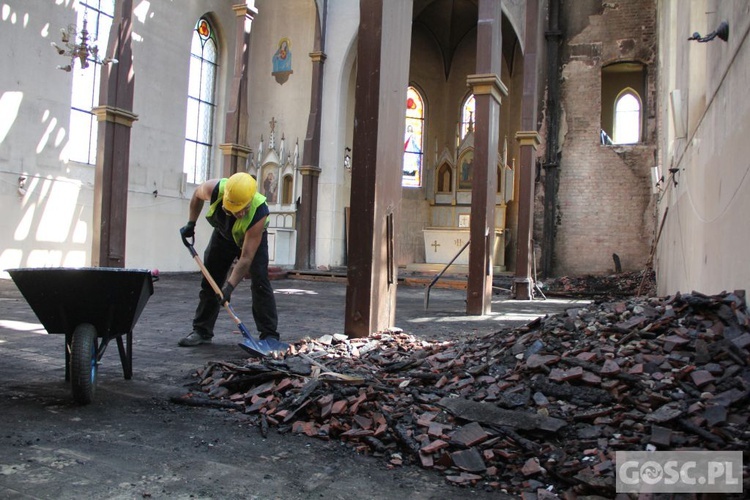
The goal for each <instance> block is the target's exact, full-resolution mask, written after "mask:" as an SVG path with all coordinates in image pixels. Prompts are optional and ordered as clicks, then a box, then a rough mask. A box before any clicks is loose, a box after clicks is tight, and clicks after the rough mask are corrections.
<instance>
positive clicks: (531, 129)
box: [513, 0, 540, 300]
mask: <svg viewBox="0 0 750 500" xmlns="http://www.w3.org/2000/svg"><path fill="white" fill-rule="evenodd" d="M538 24H539V6H538V0H527V2H526V43H525V46H526V53H525V54H524V59H523V97H522V99H521V131H519V132H517V133H516V140H517V141H518V145H519V147H520V152H519V160H520V162H519V174H518V177H519V181H518V183H519V192H518V198H519V200H518V245H517V247H516V276H515V278H514V280H513V284H514V298H515V299H516V300H531V299H532V297H533V290H534V276H533V274H532V269H531V266H532V263H533V254H532V248H533V247H532V242H531V237H532V232H533V228H534V166H535V165H536V149H537V148H538V147H539V144H540V138H539V133H538V132H537V131H536V113H537V68H538V63H537V33H538V29H537V26H538Z"/></svg>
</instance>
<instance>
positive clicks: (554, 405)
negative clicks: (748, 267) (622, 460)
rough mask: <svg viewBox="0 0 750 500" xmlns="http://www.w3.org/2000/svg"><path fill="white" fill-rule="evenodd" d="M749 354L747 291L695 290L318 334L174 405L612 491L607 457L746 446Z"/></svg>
mask: <svg viewBox="0 0 750 500" xmlns="http://www.w3.org/2000/svg"><path fill="white" fill-rule="evenodd" d="M749 349H750V315H749V314H748V311H747V308H746V305H745V297H744V293H743V292H735V293H722V294H719V295H715V296H706V295H702V294H700V293H696V292H693V293H691V294H682V295H680V294H678V295H674V296H669V297H666V298H645V297H638V298H630V299H627V300H621V301H614V302H607V303H602V304H592V305H590V306H586V307H579V308H575V309H569V310H568V311H566V313H563V314H558V315H555V316H549V317H545V318H540V319H537V320H535V321H533V322H531V323H529V324H527V325H525V326H523V327H520V328H515V329H512V330H506V331H501V332H497V333H494V334H491V335H487V336H484V337H481V338H473V339H456V340H453V341H449V342H426V341H423V340H419V339H416V338H414V337H413V336H411V335H408V334H406V333H403V332H399V331H394V332H383V333H380V334H377V335H372V336H370V337H369V338H366V339H348V338H346V337H345V336H343V335H326V336H324V337H321V338H320V339H317V340H307V341H303V342H300V343H297V344H295V345H294V346H293V347H292V352H291V353H290V354H288V355H287V356H286V357H285V358H284V359H276V360H273V359H266V360H263V361H262V362H259V361H257V360H252V359H250V360H247V363H230V362H222V361H217V362H211V363H209V364H207V365H206V366H205V367H204V368H202V369H201V370H199V371H198V372H197V373H196V379H195V384H194V386H191V392H189V393H187V394H185V395H184V396H181V397H178V398H174V401H175V402H179V403H183V404H196V405H209V406H216V407H223V408H227V409H229V410H232V411H238V412H243V413H245V414H249V415H252V416H254V418H255V419H257V420H256V423H257V425H258V427H259V428H260V432H261V433H263V434H264V435H266V433H267V432H268V431H269V428H276V429H277V431H278V432H293V433H299V434H304V435H307V436H310V437H314V438H321V439H336V440H342V441H345V442H347V443H349V444H350V445H351V446H352V447H354V448H355V449H356V450H357V451H358V452H361V453H365V454H371V455H374V456H378V457H383V459H384V460H386V461H387V462H388V463H389V464H390V465H391V466H394V467H395V466H398V465H400V464H405V463H416V464H419V465H421V466H422V467H425V468H429V469H434V470H437V471H440V472H441V473H442V474H443V475H444V476H445V478H446V480H447V481H449V482H451V483H455V484H457V485H471V486H475V487H484V488H492V489H496V490H497V491H504V492H507V493H510V494H514V495H519V494H520V495H522V494H524V493H526V494H537V496H539V497H542V496H543V497H544V498H555V497H556V496H558V495H559V496H561V497H562V496H566V497H567V496H570V495H602V496H606V497H613V496H614V494H615V452H616V451H622V450H676V449H691V450H695V449H702V450H742V451H744V450H748V449H750V427H748V418H749V417H750V408H749V407H748V401H750V366H749V364H748V363H750V354H749ZM744 481H745V488H748V486H749V481H750V480H749V479H748V473H747V467H746V469H745V472H744ZM746 491H747V490H746ZM541 494H543V495H541Z"/></svg>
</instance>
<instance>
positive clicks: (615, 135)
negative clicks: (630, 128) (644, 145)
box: [612, 87, 643, 146]
mask: <svg viewBox="0 0 750 500" xmlns="http://www.w3.org/2000/svg"><path fill="white" fill-rule="evenodd" d="M626 97H633V99H635V102H636V103H637V105H638V109H637V113H638V116H637V119H636V120H634V122H635V123H636V124H637V125H638V133H637V137H636V140H635V141H632V142H630V141H629V142H623V141H620V140H619V132H618V130H617V129H618V123H619V122H620V120H618V113H626V112H627V113H633V112H634V111H632V110H623V111H620V112H618V110H617V107H618V106H619V105H620V103H621V102H622V101H623V99H625V98H626ZM612 116H613V117H614V120H613V123H612V143H613V144H615V145H620V146H622V145H628V144H638V143H640V142H641V138H642V137H643V135H642V134H643V101H642V100H641V96H640V95H638V92H636V91H635V89H633V88H632V87H626V88H624V89H622V90H621V91H620V92H619V93H618V94H617V97H615V102H614V111H613V113H612ZM620 125H622V123H620Z"/></svg>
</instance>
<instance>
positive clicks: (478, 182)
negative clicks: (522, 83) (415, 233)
mask: <svg viewBox="0 0 750 500" xmlns="http://www.w3.org/2000/svg"><path fill="white" fill-rule="evenodd" d="M501 15H502V14H501V8H500V2H497V1H495V0H479V22H478V23H477V66H476V69H477V74H474V75H469V76H468V77H467V82H466V83H467V85H468V86H469V87H471V88H472V91H473V93H474V98H475V102H476V119H475V135H474V179H473V181H472V187H471V219H470V222H469V225H470V228H469V235H470V238H471V243H470V244H469V280H468V284H467V291H466V313H467V314H476V315H482V314H487V313H489V312H490V311H491V309H492V265H493V262H492V256H493V248H494V243H495V193H496V192H497V175H496V172H497V160H498V140H499V134H500V101H501V95H508V90H507V89H506V88H505V86H504V85H503V83H502V82H501V81H500V68H501V61H502V56H503V55H502V50H501V49H502V38H501V32H500V21H501Z"/></svg>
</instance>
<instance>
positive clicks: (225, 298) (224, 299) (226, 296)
mask: <svg viewBox="0 0 750 500" xmlns="http://www.w3.org/2000/svg"><path fill="white" fill-rule="evenodd" d="M232 291H234V287H233V286H232V285H231V284H230V283H229V282H228V281H227V282H226V283H224V286H223V287H221V297H219V303H220V304H221V305H222V306H225V305H227V304H228V303H229V300H230V297H231V296H232Z"/></svg>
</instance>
